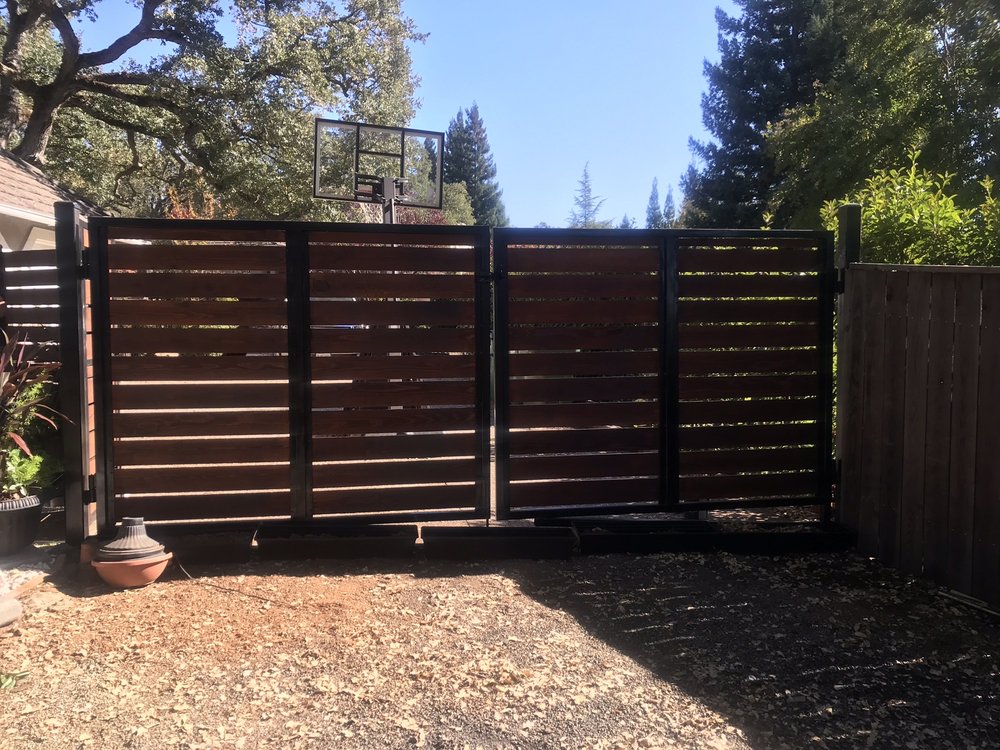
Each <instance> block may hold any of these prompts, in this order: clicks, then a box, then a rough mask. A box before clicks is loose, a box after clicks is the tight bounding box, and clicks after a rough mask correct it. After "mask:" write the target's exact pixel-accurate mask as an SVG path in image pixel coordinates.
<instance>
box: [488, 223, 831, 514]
mask: <svg viewBox="0 0 1000 750" xmlns="http://www.w3.org/2000/svg"><path fill="white" fill-rule="evenodd" d="M494 244H495V260H496V285H497V294H496V297H497V314H496V336H497V364H496V388H497V492H498V500H497V507H498V513H499V514H500V516H501V517H517V516H534V515H540V514H545V513H560V514H563V513H567V512H639V511H662V510H696V509H706V508H724V507H754V506H776V505H795V504H803V505H804V504H818V505H828V504H829V501H830V492H831V462H832V447H831V439H830V416H829V415H830V410H831V401H832V374H831V349H832V304H833V302H832V300H833V280H834V276H833V254H832V239H831V237H830V236H829V235H827V234H825V233H808V232H805V233H802V232H800V233H777V232H775V233H766V232H715V233H713V232H708V231H700V232H699V231H684V230H678V231H666V232H604V233H600V232H593V231H577V232H573V231H555V230H545V231H540V230H534V231H533V230H498V231H497V232H496V233H495V242H494Z"/></svg>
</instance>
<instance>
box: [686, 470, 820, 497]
mask: <svg viewBox="0 0 1000 750" xmlns="http://www.w3.org/2000/svg"><path fill="white" fill-rule="evenodd" d="M680 492H681V502H682V503H683V502H694V501H697V500H723V499H735V498H744V497H746V498H750V497H802V496H809V495H815V494H816V473H815V472H805V473H798V474H757V475H736V476H707V477H681V479H680Z"/></svg>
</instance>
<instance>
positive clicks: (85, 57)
mask: <svg viewBox="0 0 1000 750" xmlns="http://www.w3.org/2000/svg"><path fill="white" fill-rule="evenodd" d="M164 2H166V0H145V1H144V2H143V4H142V15H141V16H140V18H139V23H137V24H136V25H135V26H134V27H133V28H132V30H131V31H129V32H128V33H127V34H123V35H122V36H120V37H118V38H117V39H116V40H115V41H113V42H112V43H111V44H109V45H108V46H107V47H105V48H104V49H102V50H98V51H96V52H85V53H83V54H82V55H80V57H79V62H78V67H77V69H78V70H86V69H87V68H99V67H101V66H102V65H107V64H108V63H113V62H114V61H115V60H117V59H118V58H119V57H121V56H122V55H124V54H125V53H126V52H128V51H129V50H130V49H132V48H133V47H134V46H135V45H137V44H139V42H143V41H145V40H147V39H166V40H167V41H178V40H181V41H182V40H183V37H181V35H180V34H178V33H176V32H173V31H168V30H165V29H159V30H154V29H153V23H154V22H155V21H156V9H157V8H159V7H160V6H161V5H163V3H164Z"/></svg>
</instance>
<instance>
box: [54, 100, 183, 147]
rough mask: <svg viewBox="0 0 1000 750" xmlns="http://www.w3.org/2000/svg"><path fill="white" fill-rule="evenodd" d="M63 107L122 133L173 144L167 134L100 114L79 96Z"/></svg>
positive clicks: (67, 101) (68, 101) (99, 111)
mask: <svg viewBox="0 0 1000 750" xmlns="http://www.w3.org/2000/svg"><path fill="white" fill-rule="evenodd" d="M63 106H64V107H70V108H72V109H78V110H80V111H81V112H83V113H84V114H85V115H89V116H90V117H93V118H94V119H95V120H99V121H100V122H103V123H104V124H106V125H110V126H111V127H114V128H121V129H122V130H124V131H126V132H127V131H133V132H136V133H142V134H143V135H148V136H149V137H150V138H156V139H157V140H159V141H162V142H163V143H165V144H168V145H172V144H173V143H174V138H173V136H172V135H170V134H169V133H162V132H157V131H156V130H154V129H153V128H148V127H145V126H143V125H140V124H138V123H135V122H129V121H126V120H121V119H119V118H117V117H115V116H114V115H109V114H107V113H106V112H102V111H101V110H100V109H99V108H97V107H95V106H94V105H93V104H92V103H91V102H88V101H87V100H86V99H83V98H82V97H79V96H73V97H70V98H69V99H67V100H66V101H65V102H64V103H63Z"/></svg>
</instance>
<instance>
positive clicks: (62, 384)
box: [55, 203, 89, 544]
mask: <svg viewBox="0 0 1000 750" xmlns="http://www.w3.org/2000/svg"><path fill="white" fill-rule="evenodd" d="M55 215H56V273H57V278H58V284H59V341H60V352H61V358H62V364H61V367H60V370H59V373H58V382H59V411H60V412H61V413H62V414H63V416H64V418H65V419H64V421H63V424H62V425H61V430H60V431H61V433H62V446H63V464H64V468H63V483H64V489H63V493H64V495H63V496H64V502H65V506H66V541H67V542H69V543H70V544H81V543H82V542H83V540H84V539H86V537H87V535H88V534H89V528H88V526H89V524H88V523H87V512H86V508H85V507H84V504H85V502H86V501H87V500H88V497H87V495H88V494H89V493H88V491H87V490H88V488H89V487H88V485H89V482H88V476H87V475H88V471H87V468H88V467H87V462H88V459H89V456H88V455H87V454H88V451H87V438H88V433H89V430H88V426H87V390H86V388H87V383H86V380H85V378H86V363H85V362H84V353H85V352H86V329H85V325H86V322H85V320H86V319H85V314H84V292H83V234H82V232H81V230H80V218H79V214H78V212H77V209H76V206H75V205H74V204H72V203H56V204H55Z"/></svg>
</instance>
